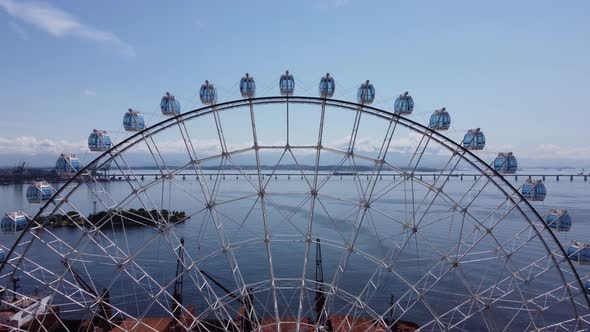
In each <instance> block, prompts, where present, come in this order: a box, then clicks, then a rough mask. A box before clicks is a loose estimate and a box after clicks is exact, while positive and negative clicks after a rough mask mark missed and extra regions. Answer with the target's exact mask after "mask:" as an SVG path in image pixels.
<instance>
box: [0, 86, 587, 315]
mask: <svg viewBox="0 0 590 332" xmlns="http://www.w3.org/2000/svg"><path fill="white" fill-rule="evenodd" d="M284 103H294V104H314V105H322V104H324V105H326V106H331V107H336V108H340V109H347V110H354V111H359V112H362V113H364V114H370V115H372V116H376V117H378V118H381V119H384V120H388V121H395V122H396V123H397V124H401V125H402V126H404V127H405V128H407V129H410V130H412V131H415V132H418V133H420V134H422V135H427V134H428V135H429V136H430V138H431V139H433V140H434V141H436V142H437V143H438V144H439V145H441V146H443V147H445V148H446V149H447V150H448V151H450V152H451V153H457V152H461V155H460V159H461V160H465V161H467V162H468V163H469V164H471V165H472V166H473V167H475V169H476V170H477V171H478V172H480V175H481V176H482V177H483V176H485V177H487V179H488V180H489V181H491V182H492V183H493V184H494V185H495V186H496V188H498V189H499V190H500V191H501V192H502V194H503V195H504V196H505V197H510V199H511V201H512V202H513V203H514V204H515V207H516V208H517V209H518V210H520V211H521V214H522V215H523V216H525V219H526V220H527V223H528V224H529V225H530V226H532V228H533V229H534V230H535V232H536V233H537V235H538V238H539V240H541V242H542V243H543V246H544V247H545V250H546V251H547V252H549V253H550V252H551V250H550V249H549V248H548V245H547V242H546V241H545V239H544V238H543V237H542V236H540V233H539V230H538V229H537V228H536V227H534V223H533V221H532V220H531V219H530V218H528V215H527V214H526V213H525V212H524V211H522V207H521V206H520V205H519V204H520V203H524V204H525V205H526V208H528V209H529V210H530V211H532V212H533V214H534V217H535V218H537V219H538V220H543V219H542V216H541V214H540V213H539V212H538V211H537V209H535V208H534V207H533V206H532V204H531V203H530V202H529V201H528V200H527V199H526V198H525V197H524V196H523V195H522V194H521V193H520V192H519V190H517V189H516V188H515V187H514V186H513V185H512V184H511V183H510V182H509V181H507V180H506V178H505V177H504V176H503V175H502V174H501V173H500V172H498V171H496V170H495V169H494V168H493V167H492V166H491V165H489V164H488V163H486V162H485V161H483V160H482V159H481V158H480V157H479V156H477V155H476V154H474V153H473V152H472V151H470V150H469V149H467V148H465V147H463V145H462V144H461V143H458V142H455V141H454V140H453V139H450V138H449V137H447V136H446V135H443V134H442V133H440V132H439V131H436V130H432V129H430V128H428V127H427V126H425V125H423V124H420V123H418V122H416V121H414V120H411V119H408V118H407V117H406V116H404V115H400V114H396V113H392V112H389V111H386V110H383V109H380V108H377V107H374V106H370V105H363V104H359V103H355V102H350V101H344V100H339V99H332V98H320V97H305V96H273V97H257V98H246V99H237V100H232V101H227V102H222V103H218V104H213V105H206V106H204V107H201V108H197V109H194V110H191V111H188V112H185V113H181V114H178V115H176V116H173V117H169V118H166V119H164V120H162V121H160V122H158V123H156V124H153V125H151V126H149V127H146V128H145V129H143V130H141V131H139V132H137V133H135V134H133V135H131V136H130V137H128V138H126V139H125V140H123V141H121V142H119V143H117V144H114V145H113V146H112V147H111V148H110V149H109V150H107V151H105V152H103V153H102V154H100V155H99V156H98V157H96V158H95V159H94V160H93V161H91V162H90V163H88V164H87V165H86V166H84V167H83V168H81V169H80V170H79V171H78V172H77V173H76V174H75V175H74V176H72V177H71V178H70V179H68V180H67V181H66V182H65V183H64V184H63V185H62V186H61V187H60V188H59V189H58V190H57V191H56V192H55V193H54V195H53V197H52V199H50V200H49V201H48V202H46V203H45V204H44V205H43V206H42V207H41V208H40V209H39V211H38V212H37V214H36V215H35V217H34V218H33V219H37V218H39V217H40V216H41V214H42V212H43V211H44V210H45V209H46V208H47V207H49V206H50V205H51V204H55V203H54V198H55V197H57V196H58V195H59V194H60V193H62V192H63V191H64V190H65V188H67V187H68V186H69V185H71V184H72V183H75V182H80V181H77V180H79V179H81V178H83V177H84V176H86V175H87V173H88V171H89V169H90V168H92V167H93V166H95V164H97V163H98V162H99V161H100V160H102V159H104V158H105V157H108V158H106V159H107V161H106V162H108V161H110V160H112V159H114V158H115V157H116V156H118V155H119V154H122V153H123V152H125V151H126V150H127V149H129V148H131V147H133V146H135V145H136V144H139V143H140V142H142V141H144V140H145V139H146V138H147V137H150V136H153V135H155V134H157V133H159V132H161V131H164V130H167V129H168V128H170V127H172V126H174V125H175V124H177V123H178V122H185V121H188V120H190V119H193V118H197V117H200V116H205V115H207V114H210V113H211V112H216V111H224V110H231V109H235V108H240V107H244V106H248V105H265V104H284ZM287 147H288V145H287ZM121 148H122V149H121ZM468 157H469V158H468ZM470 158H471V159H470ZM410 176H411V177H412V178H414V177H415V175H414V172H412V174H410ZM498 179H500V180H499V183H498V182H497V180H498ZM500 184H501V185H504V186H507V189H508V190H510V191H512V193H513V195H515V196H516V198H518V199H519V200H520V203H517V202H515V201H514V197H513V196H511V195H509V193H508V192H507V190H506V189H504V188H502V187H501V186H500ZM72 192H73V191H72ZM30 227H31V225H30V224H29V225H27V227H26V229H25V230H23V232H22V233H21V234H20V235H19V237H18V238H17V240H16V242H15V244H14V245H13V247H12V248H10V251H9V252H7V255H6V257H7V258H9V257H10V256H11V255H12V253H13V250H14V248H15V247H16V246H17V245H18V244H19V242H20V241H21V239H22V237H23V236H24V234H25V233H26V232H27V231H28V230H29V229H30ZM544 230H545V231H547V232H549V234H550V237H551V239H552V240H553V241H554V242H555V244H556V245H557V247H558V249H559V250H560V251H561V253H562V254H563V257H567V256H568V255H567V253H566V249H565V248H564V247H563V246H562V245H561V242H560V241H559V240H558V239H557V237H556V235H555V234H554V232H553V231H552V230H551V228H550V227H548V226H547V225H546V224H544ZM552 259H553V264H554V265H555V266H559V264H558V263H557V262H556V261H555V257H552ZM7 261H8V259H7V260H5V261H3V262H2V264H1V265H0V271H2V270H3V269H4V266H5V265H6V262H7ZM567 261H568V265H569V267H570V269H571V271H572V272H573V274H574V276H575V279H576V280H577V282H578V285H579V287H580V289H582V290H583V289H584V285H583V282H582V279H581V278H580V275H579V273H578V271H577V269H576V268H575V266H574V264H573V262H572V261H571V260H570V259H567ZM558 271H559V273H560V275H561V278H562V281H563V282H564V284H565V285H567V282H566V281H565V279H564V276H563V271H562V270H561V269H560V268H558ZM567 290H568V292H570V296H569V298H570V300H571V301H572V302H574V294H572V293H571V289H570V288H569V287H567ZM583 294H584V297H585V298H586V302H587V304H588V306H590V298H589V297H588V294H586V293H585V292H583ZM573 307H574V308H576V305H575V303H574V304H573Z"/></svg>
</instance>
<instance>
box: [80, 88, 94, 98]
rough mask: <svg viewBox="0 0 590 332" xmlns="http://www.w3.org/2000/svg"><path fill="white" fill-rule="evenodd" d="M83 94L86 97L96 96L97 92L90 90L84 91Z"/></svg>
mask: <svg viewBox="0 0 590 332" xmlns="http://www.w3.org/2000/svg"><path fill="white" fill-rule="evenodd" d="M83 93H84V95H85V96H96V91H94V90H90V89H84V91H83Z"/></svg>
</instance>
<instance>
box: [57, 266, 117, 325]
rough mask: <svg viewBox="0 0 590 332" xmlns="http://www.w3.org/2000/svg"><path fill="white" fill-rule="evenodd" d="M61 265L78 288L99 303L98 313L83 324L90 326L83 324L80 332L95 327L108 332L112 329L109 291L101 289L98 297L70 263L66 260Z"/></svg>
mask: <svg viewBox="0 0 590 332" xmlns="http://www.w3.org/2000/svg"><path fill="white" fill-rule="evenodd" d="M62 263H63V265H64V266H65V267H66V269H67V270H68V271H70V273H71V274H72V277H74V280H76V282H77V283H78V285H79V286H80V288H82V289H83V290H84V291H86V292H87V293H89V294H90V295H92V297H94V299H95V300H96V301H97V302H99V304H98V307H99V311H98V313H96V314H94V316H93V317H92V319H91V320H90V321H86V322H85V323H86V324H88V323H90V325H89V326H86V327H84V325H85V324H84V323H83V326H82V328H81V329H80V330H85V331H92V330H94V328H95V327H97V328H101V329H102V330H103V331H109V330H110V329H111V328H112V327H113V326H112V324H111V321H112V319H111V307H110V305H109V301H110V296H109V290H108V289H107V288H103V289H102V295H100V296H99V295H98V293H97V292H96V291H95V290H94V287H92V286H90V284H88V283H87V282H86V280H84V278H82V276H81V275H80V274H79V273H78V272H77V271H76V269H74V267H73V266H71V265H70V263H69V262H68V261H67V260H65V259H64V260H63V261H62Z"/></svg>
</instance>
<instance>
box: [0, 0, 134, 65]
mask: <svg viewBox="0 0 590 332" xmlns="http://www.w3.org/2000/svg"><path fill="white" fill-rule="evenodd" d="M0 7H2V8H3V9H4V10H5V11H6V12H7V13H8V14H9V15H11V16H13V17H16V18H18V19H20V20H22V21H24V22H27V23H29V24H31V25H34V26H36V27H37V28H39V29H41V30H43V31H45V32H47V33H48V34H49V35H51V36H53V37H57V38H62V37H68V36H70V37H76V38H80V39H84V40H88V41H92V42H96V43H97V44H100V45H102V46H104V47H107V48H110V49H112V50H114V51H116V52H117V53H119V54H121V55H123V56H125V57H127V58H135V50H134V49H133V48H132V47H131V46H130V45H128V44H127V43H125V42H124V41H122V40H121V39H120V38H119V37H117V36H116V35H115V34H113V33H112V32H110V31H103V30H99V29H96V28H94V27H91V26H88V25H86V24H84V23H82V22H81V21H80V20H78V19H77V18H76V17H74V16H72V15H70V14H69V13H67V12H65V11H63V10H61V9H59V8H56V7H54V6H52V5H51V4H48V3H41V2H24V1H18V2H17V1H13V0H0ZM17 33H18V32H17Z"/></svg>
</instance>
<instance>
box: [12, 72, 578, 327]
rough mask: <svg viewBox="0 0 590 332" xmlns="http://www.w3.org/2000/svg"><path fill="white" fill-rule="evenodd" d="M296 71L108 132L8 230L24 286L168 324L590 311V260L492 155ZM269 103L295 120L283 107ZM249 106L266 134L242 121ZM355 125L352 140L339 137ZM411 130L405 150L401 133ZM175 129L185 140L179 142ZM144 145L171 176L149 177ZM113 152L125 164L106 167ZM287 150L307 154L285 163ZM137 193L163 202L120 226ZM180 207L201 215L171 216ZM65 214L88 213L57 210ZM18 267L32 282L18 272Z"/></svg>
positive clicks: (112, 318)
mask: <svg viewBox="0 0 590 332" xmlns="http://www.w3.org/2000/svg"><path fill="white" fill-rule="evenodd" d="M288 75H289V74H288V72H287V73H286V74H285V75H284V76H285V77H286V78H287V79H288V78H289V76H288ZM326 77H327V78H330V77H329V75H327V76H326ZM247 78H248V79H250V77H249V76H247ZM330 79H331V78H330ZM207 84H209V83H208V82H207ZM243 84H244V86H246V84H253V81H251V80H249V81H245V82H244V83H243ZM290 84H291V83H289V82H287V83H285V86H286V87H287V88H290V89H291V90H289V91H287V92H285V93H284V94H283V95H281V96H276V97H254V95H253V94H251V95H250V96H251V98H247V99H241V100H235V101H229V102H221V103H216V98H217V95H215V96H214V98H213V97H212V96H213V95H212V94H209V95H207V93H209V92H208V91H206V90H205V91H204V90H203V88H202V90H201V94H202V95H203V94H205V96H209V97H208V98H210V101H211V102H210V104H209V105H207V106H206V107H202V108H199V109H195V110H192V111H189V112H184V113H178V112H177V110H175V109H172V111H170V113H172V116H171V117H169V118H166V119H165V120H163V121H161V122H159V123H157V124H155V125H152V126H150V127H147V128H145V129H143V130H139V131H137V132H136V133H135V134H133V135H132V136H130V137H128V138H126V139H124V140H123V141H121V142H120V143H116V142H114V143H113V145H112V146H110V145H109V146H110V148H109V149H108V150H107V151H104V152H102V153H101V154H100V156H98V157H97V158H96V159H94V161H92V162H91V163H90V164H88V165H86V166H85V167H83V168H82V169H80V170H79V171H78V172H77V173H76V175H75V176H73V177H71V178H70V179H69V180H68V181H67V182H66V183H65V184H64V185H63V186H61V187H60V188H59V189H58V190H56V192H55V194H54V195H53V197H52V199H51V200H50V201H48V202H46V203H45V204H44V205H43V207H42V208H41V209H40V210H39V212H38V213H37V214H36V215H35V216H34V217H32V218H31V219H32V222H29V224H28V225H27V228H26V229H25V230H24V231H23V232H22V233H20V235H19V236H18V239H16V241H15V243H14V244H13V245H12V246H11V247H10V248H6V251H7V258H6V260H5V261H4V262H3V263H2V267H1V280H2V284H3V285H5V289H4V290H5V292H8V293H10V294H12V293H18V294H19V295H24V294H27V293H30V292H33V291H34V289H37V290H38V291H39V292H44V293H45V294H51V295H52V296H51V298H50V299H51V302H50V303H49V304H47V305H53V306H54V307H55V308H59V312H60V314H59V318H58V319H57V324H58V325H60V326H62V327H66V328H67V326H68V323H67V321H68V319H73V318H75V317H78V318H79V319H83V320H85V323H83V326H86V327H87V328H88V329H97V328H102V329H103V330H104V329H107V328H109V329H110V328H114V326H115V325H116V324H123V323H125V322H126V324H127V325H125V326H126V328H127V329H132V328H135V327H140V326H143V327H145V328H150V329H156V328H155V327H154V325H153V321H150V319H154V317H158V319H160V320H164V319H167V320H168V321H170V322H171V324H172V325H170V326H173V328H174V329H176V330H201V331H217V330H227V331H238V330H260V331H280V330H283V331H286V330H301V331H312V330H334V331H344V330H352V329H353V327H354V329H355V330H374V331H378V330H388V329H389V330H395V329H396V328H399V327H400V326H401V325H400V324H402V323H405V324H409V325H408V326H414V327H419V328H420V329H421V330H424V331H434V330H436V331H438V330H453V329H456V330H536V329H548V330H555V331H561V330H580V329H584V328H587V327H588V315H589V314H590V312H589V307H590V302H589V299H588V296H587V294H586V292H585V289H584V285H583V279H581V278H580V276H579V275H578V272H577V271H576V267H575V266H574V264H573V262H572V261H571V260H570V259H568V255H567V253H566V250H564V248H563V247H562V246H561V245H560V242H559V241H558V238H557V235H556V234H555V233H554V232H552V230H551V228H550V227H548V225H547V224H546V223H545V222H544V216H543V215H542V214H540V213H539V212H538V211H537V210H536V209H535V208H534V207H533V205H532V203H531V202H529V201H528V200H527V199H526V198H525V197H523V195H522V194H521V193H520V192H519V190H518V189H517V188H516V187H515V186H513V185H512V184H511V183H510V182H509V181H508V180H507V179H506V178H504V177H503V176H502V174H500V173H498V172H497V171H496V170H495V169H494V167H493V165H490V164H489V163H486V162H485V161H484V160H483V159H482V158H480V157H479V156H478V155H477V154H476V153H475V152H474V151H471V150H468V149H467V148H466V147H464V146H463V145H461V144H459V143H456V142H455V141H453V140H452V139H450V138H448V137H447V136H445V135H443V134H441V133H440V132H439V131H436V130H433V129H430V128H428V127H427V126H424V125H422V124H420V123H417V122H415V121H413V120H411V119H409V118H408V117H406V116H404V115H402V114H396V113H394V112H389V111H386V110H383V109H379V108H376V107H371V106H369V105H368V104H365V103H360V104H359V103H354V102H348V101H343V100H337V99H331V98H330V97H331V96H332V94H333V90H331V93H332V94H330V93H326V94H324V96H325V97H326V98H316V97H301V96H293V95H292V91H293V90H292V87H293V86H294V81H293V86H292V85H290ZM324 84H325V85H326V86H331V87H332V89H333V81H331V83H330V81H327V80H326V82H324ZM329 84H332V85H329ZM366 85H367V86H369V85H370V84H369V82H368V81H367V83H366ZM281 86H282V85H281ZM371 88H372V85H371ZM371 93H372V95H371V98H374V90H372V92H371ZM359 94H360V92H359ZM167 95H168V96H170V95H169V94H167ZM406 95H407V93H406ZM359 98H360V97H359ZM371 101H372V99H371ZM413 105H414V104H413V101H412V102H411V108H413ZM163 107H164V106H163ZM167 107H168V106H167ZM400 107H402V106H400ZM403 107H406V109H407V108H408V107H409V106H408V104H405V106H403ZM285 110H286V113H285V112H284V111H285ZM270 112H274V113H273V114H279V113H280V114H282V115H281V116H284V117H285V118H284V119H283V120H286V122H285V123H283V122H282V121H275V120H273V119H272V118H271V119H265V118H264V115H266V114H270ZM298 112H299V113H300V114H302V115H300V117H299V119H300V120H301V124H303V125H301V126H300V127H299V128H298V129H295V128H294V127H293V124H294V123H295V122H296V121H295V120H294V119H295V117H296V116H297V115H296V114H297V113H298ZM410 112H411V110H410ZM129 113H130V114H131V113H132V110H130V111H129ZM347 119H348V120H347ZM353 119H354V120H353ZM290 120H291V123H289V121H290ZM231 121H234V122H241V123H242V124H243V126H242V127H243V131H244V133H248V136H245V135H242V136H239V137H249V139H250V141H246V142H244V141H243V140H241V141H240V140H239V139H232V138H230V136H232V135H233V134H232V133H231V132H229V131H227V130H225V131H224V130H223V129H224V124H226V123H228V122H231ZM265 122H266V123H265ZM367 122H368V123H369V124H370V126H369V125H367V127H363V125H364V124H365V123H367ZM141 123H142V125H143V118H142V119H141ZM282 126H286V127H285V128H287V130H286V131H283V130H280V129H277V127H282ZM307 127H313V132H314V135H313V137H312V138H309V136H310V135H305V136H306V137H308V138H309V139H308V140H309V142H307V141H306V142H304V143H302V144H300V142H299V141H298V139H296V138H294V137H295V136H296V135H295V134H294V132H295V133H297V131H299V132H300V133H306V130H312V129H310V128H307ZM447 127H448V126H447ZM342 128H345V129H342ZM369 128H370V129H369ZM139 129H141V128H139ZM265 130H267V131H268V132H265ZM363 130H366V131H370V132H371V133H372V134H373V135H378V136H379V140H378V141H377V142H376V143H373V145H374V146H375V148H374V149H372V150H370V149H369V150H367V149H363V148H359V147H358V146H357V143H358V142H356V140H357V138H359V137H361V136H359V132H362V131H363ZM478 130H479V129H478ZM275 131H276V132H278V133H279V134H275ZM344 131H346V132H347V136H346V138H347V141H345V142H341V141H340V142H339V143H337V144H336V143H333V142H334V141H332V142H330V141H329V139H328V136H330V135H331V136H330V137H337V136H338V133H340V132H344ZM283 134H286V135H285V136H286V137H284V139H281V140H277V139H276V138H277V137H279V136H280V135H283ZM265 135H266V136H265ZM235 136H236V137H238V134H235ZM265 137H271V138H268V139H267V138H265ZM407 137H412V138H413V140H411V141H409V142H410V143H408V145H407V146H406V148H405V149H406V150H405V151H408V152H410V153H409V157H407V158H405V159H404V157H403V156H402V154H401V153H396V152H392V151H397V150H396V149H394V148H393V143H392V142H397V143H395V144H397V145H396V148H399V142H405V141H404V140H403V139H401V138H407ZM170 142H176V144H177V145H178V146H177V147H178V148H179V149H181V150H184V153H183V154H182V155H183V157H177V156H176V157H174V158H172V157H170V155H168V154H167V153H166V152H163V150H164V147H169V146H170V145H171V143H170ZM179 142H180V143H179ZM211 142H215V143H214V144H213V143H211ZM109 143H110V141H109ZM205 145H206V148H204V147H203V146H205ZM138 155H143V156H147V157H148V158H149V160H150V163H151V165H152V166H153V167H152V168H151V169H152V170H153V174H152V175H153V176H150V177H145V178H143V175H142V177H140V176H139V174H138V168H137V164H138V163H139V162H137V161H135V160H137V156H138ZM304 159H305V160H312V161H313V163H309V164H310V165H304V163H302V162H301V160H304ZM324 160H326V161H325V162H324ZM144 161H145V159H142V162H144ZM426 161H428V162H430V163H431V164H432V163H435V164H436V165H438V166H437V167H436V174H435V175H434V176H425V175H424V174H423V173H422V172H421V171H420V169H421V168H422V164H421V163H425V162H426ZM330 164H334V165H336V166H335V167H331V168H326V167H327V165H330ZM105 165H110V168H111V169H112V170H114V171H116V172H118V173H117V174H119V180H120V181H118V182H108V181H107V182H104V181H101V180H100V179H98V178H97V177H96V176H95V175H94V173H92V172H90V170H92V169H101V168H102V167H104V166H105ZM244 165H249V166H250V167H244ZM285 165H288V166H290V167H291V169H292V171H291V172H290V173H288V174H287V175H284V174H281V175H280V177H281V178H280V179H278V174H279V173H281V170H283V169H284V167H283V166H285ZM360 166H364V167H365V169H366V171H365V172H362V173H361V172H357V171H355V170H356V169H357V167H360ZM514 168H515V167H514ZM459 169H461V170H459ZM465 169H469V170H471V171H472V172H471V173H468V172H467V173H468V174H471V175H473V177H474V180H473V181H472V182H470V183H464V182H461V186H458V185H457V183H458V182H457V181H455V180H454V178H453V176H454V175H457V174H459V173H461V174H463V173H464V172H465ZM351 170H352V171H351ZM283 173H284V172H283ZM384 175H386V177H385V178H384ZM471 175H470V176H471ZM343 177H344V179H343ZM114 186H117V187H116V188H117V189H116V190H114V189H113V188H114ZM88 201H94V202H96V203H95V207H94V211H93V213H92V215H93V216H94V217H96V215H97V211H96V205H98V207H99V209H100V210H101V211H104V214H103V215H101V217H100V218H99V217H96V218H97V219H96V220H95V221H93V222H90V220H89V219H90V217H89V213H90V207H89V206H88V205H87V202H88ZM130 209H135V210H133V211H137V210H138V209H143V210H144V211H153V212H151V213H147V214H142V215H141V217H142V218H143V219H142V218H139V217H134V218H133V220H134V222H135V223H137V224H139V225H131V224H127V225H126V224H125V223H122V224H116V223H115V221H114V220H115V219H116V218H119V219H123V218H124V217H125V216H128V215H129V213H132V212H129V211H130ZM175 209H176V210H183V212H186V216H187V218H178V219H173V218H171V215H172V211H173V210H175ZM164 210H167V211H166V213H164ZM58 217H59V218H61V219H60V220H62V221H63V222H65V223H68V225H69V227H68V228H65V229H63V228H62V229H60V228H59V227H57V223H56V218H58ZM52 218H53V219H52ZM320 248H321V249H320ZM320 250H321V253H320ZM40 252H44V255H43V256H42V255H40V254H39V253H40ZM318 260H319V262H321V263H323V265H322V264H320V265H319V266H320V267H321V270H318ZM74 271H76V272H74ZM175 272H176V273H175ZM16 276H18V277H19V278H20V281H19V282H20V286H21V288H19V289H15V290H12V287H11V285H12V281H13V280H14V277H16ZM82 283H85V284H86V286H88V287H85V286H83V285H82ZM179 289H180V291H178V290H179ZM318 308H319V309H318ZM121 322H123V323H121ZM84 324H86V325H84ZM363 324H364V325H363ZM412 324H416V325H412ZM119 326H121V325H119Z"/></svg>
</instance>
